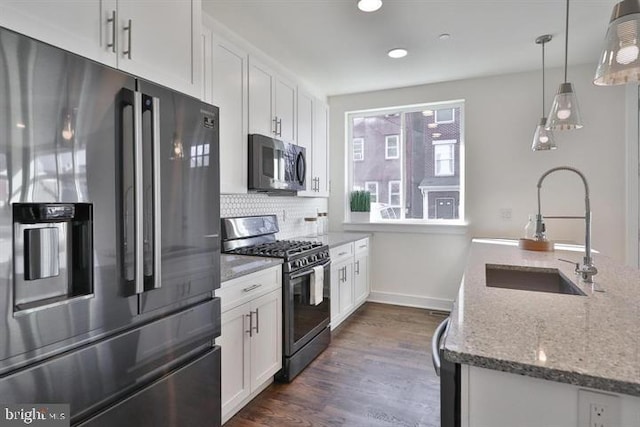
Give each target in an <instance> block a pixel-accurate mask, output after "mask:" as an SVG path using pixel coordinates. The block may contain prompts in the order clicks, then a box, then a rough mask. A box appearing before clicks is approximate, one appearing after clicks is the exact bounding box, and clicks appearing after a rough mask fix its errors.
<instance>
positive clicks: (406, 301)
mask: <svg viewBox="0 0 640 427" xmlns="http://www.w3.org/2000/svg"><path fill="white" fill-rule="evenodd" d="M367 301H370V302H379V303H383V304H393V305H403V306H406V307H418V308H427V309H430V310H440V311H451V308H452V307H453V300H448V299H442V298H430V297H422V296H418V295H407V294H395V293H392V292H378V291H371V293H370V294H369V298H367Z"/></svg>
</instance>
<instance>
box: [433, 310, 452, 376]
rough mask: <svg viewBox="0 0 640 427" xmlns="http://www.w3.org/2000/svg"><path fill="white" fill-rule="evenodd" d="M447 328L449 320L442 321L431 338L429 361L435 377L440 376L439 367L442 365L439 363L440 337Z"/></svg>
mask: <svg viewBox="0 0 640 427" xmlns="http://www.w3.org/2000/svg"><path fill="white" fill-rule="evenodd" d="M447 326H449V318H448V317H447V318H446V319H444V320H443V321H442V322H441V323H440V324H439V325H438V327H437V328H436V330H435V332H434V333H433V337H432V338H431V361H432V362H433V369H434V370H435V371H436V375H437V376H440V367H441V365H442V363H441V361H440V346H441V342H442V336H443V335H444V333H445V331H446V330H447Z"/></svg>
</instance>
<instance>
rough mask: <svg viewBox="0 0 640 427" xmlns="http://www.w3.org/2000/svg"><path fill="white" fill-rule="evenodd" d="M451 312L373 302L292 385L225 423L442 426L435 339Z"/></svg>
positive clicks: (234, 426) (268, 393)
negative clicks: (433, 353)
mask: <svg viewBox="0 0 640 427" xmlns="http://www.w3.org/2000/svg"><path fill="white" fill-rule="evenodd" d="M443 318H444V315H442V314H439V313H433V312H429V311H428V310H422V309H417V308H409V307H399V306H392V305H386V304H374V303H366V304H365V305H364V306H362V307H361V308H360V309H359V310H358V311H357V312H356V313H354V314H353V315H352V316H351V317H350V318H349V319H348V320H346V321H345V322H344V323H343V325H341V326H340V327H339V328H338V329H337V330H336V331H334V332H333V335H332V342H331V345H330V347H329V348H328V349H327V350H325V351H324V353H322V354H321V355H320V356H319V357H318V358H317V359H316V360H315V361H314V362H313V363H312V364H311V365H309V366H308V367H307V369H305V370H304V371H303V372H302V373H301V374H300V375H299V376H298V377H297V378H296V379H295V380H294V381H293V382H292V383H291V384H273V385H271V386H270V387H269V388H267V389H266V390H265V391H264V392H262V393H261V394H260V395H259V396H258V397H256V398H255V399H254V400H253V401H252V402H251V403H249V404H248V405H247V406H246V407H244V408H243V409H242V410H241V411H240V412H238V413H237V414H236V416H235V417H233V418H232V419H231V420H229V421H228V422H227V423H226V424H225V426H226V427H240V426H250V427H257V426H273V427H281V426H310V427H311V426H312V427H320V426H354V427H360V426H362V427H374V426H394V427H395V426H398V427H412V426H433V427H437V426H440V412H439V405H440V396H439V380H438V377H437V376H436V375H435V372H434V371H433V365H432V363H431V348H430V341H431V336H432V334H433V331H434V330H435V328H436V326H437V325H438V323H439V322H440V321H442V319H443Z"/></svg>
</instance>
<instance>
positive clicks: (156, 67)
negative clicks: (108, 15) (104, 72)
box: [117, 0, 202, 97]
mask: <svg viewBox="0 0 640 427" xmlns="http://www.w3.org/2000/svg"><path fill="white" fill-rule="evenodd" d="M201 9H202V5H201V1H200V0H163V1H158V2H148V1H139V0H118V18H117V19H118V25H117V31H118V34H117V39H118V46H119V48H120V49H119V54H118V68H120V69H121V70H124V71H126V72H129V73H131V74H134V75H136V76H139V77H142V78H145V79H148V80H151V81H152V82H155V83H159V84H161V85H164V86H168V87H171V88H173V89H177V90H180V91H182V92H185V93H189V94H191V95H193V96H196V97H200V94H201V93H200V83H201V76H200V72H201V63H200V61H202V50H201V47H200V40H201Z"/></svg>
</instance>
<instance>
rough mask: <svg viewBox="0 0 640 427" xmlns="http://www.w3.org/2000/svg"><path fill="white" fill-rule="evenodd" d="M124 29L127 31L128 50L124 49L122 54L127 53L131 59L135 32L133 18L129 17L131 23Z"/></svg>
mask: <svg viewBox="0 0 640 427" xmlns="http://www.w3.org/2000/svg"><path fill="white" fill-rule="evenodd" d="M122 29H123V30H124V31H126V32H127V40H128V46H127V50H123V51H122V55H126V56H127V58H129V59H131V33H132V32H133V27H132V22H131V19H129V25H127V26H126V27H123V28H122Z"/></svg>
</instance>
